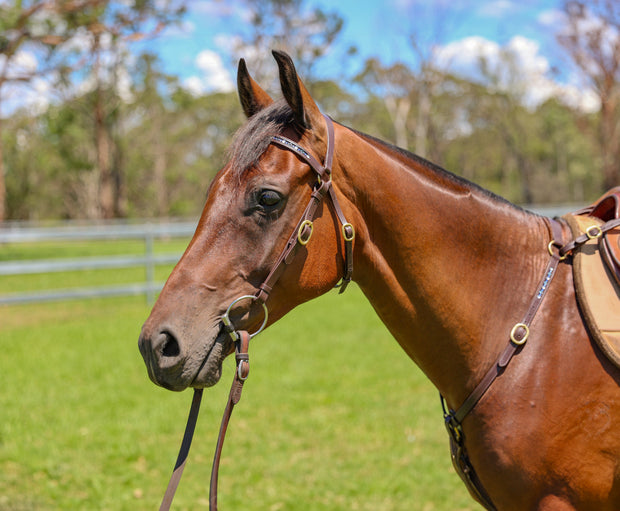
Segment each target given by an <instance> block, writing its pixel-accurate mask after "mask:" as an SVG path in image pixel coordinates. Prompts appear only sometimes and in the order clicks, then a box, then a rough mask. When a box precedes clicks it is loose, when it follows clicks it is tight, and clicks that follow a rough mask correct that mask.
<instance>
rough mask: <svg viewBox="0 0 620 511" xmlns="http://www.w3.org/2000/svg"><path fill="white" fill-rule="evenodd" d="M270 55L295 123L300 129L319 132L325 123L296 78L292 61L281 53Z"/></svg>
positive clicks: (276, 51) (275, 51)
mask: <svg viewBox="0 0 620 511" xmlns="http://www.w3.org/2000/svg"><path fill="white" fill-rule="evenodd" d="M271 53H272V54H273V56H274V58H275V59H276V62H277V63H278V68H279V70H280V86H281V87H282V94H283V95H284V99H286V102H287V103H288V104H289V106H290V107H291V108H292V109H293V115H294V116H295V121H296V122H297V124H299V125H300V126H301V127H302V128H305V129H314V130H321V129H322V128H323V127H324V126H325V121H324V119H323V116H322V115H321V111H320V110H319V107H318V106H317V104H316V103H315V102H314V100H313V99H312V96H310V93H309V92H308V90H307V89H306V87H305V86H304V84H303V83H302V81H301V80H300V79H299V77H298V76H297V71H296V70H295V64H293V60H292V59H291V57H289V56H288V54H286V53H284V52H283V51H278V50H274V51H272V52H271Z"/></svg>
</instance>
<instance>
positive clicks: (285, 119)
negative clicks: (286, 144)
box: [229, 100, 295, 177]
mask: <svg viewBox="0 0 620 511" xmlns="http://www.w3.org/2000/svg"><path fill="white" fill-rule="evenodd" d="M294 125H295V123H294V116H293V111H292V110H291V107H290V106H289V105H288V104H287V103H286V102H285V101H284V100H280V101H277V102H275V103H273V104H271V105H269V106H268V107H266V108H264V109H263V110H261V111H259V112H258V113H256V114H255V115H253V116H252V117H250V118H249V119H248V121H247V122H246V123H245V124H244V125H243V126H241V128H239V130H237V132H236V133H235V136H234V138H233V141H232V144H231V145H230V148H229V159H230V161H231V164H232V167H233V168H234V170H235V172H236V173H237V175H238V176H239V177H241V176H242V175H243V173H244V172H245V171H247V170H248V169H249V168H250V167H252V166H253V165H256V163H257V162H258V160H259V158H260V157H261V156H262V154H263V153H264V152H265V151H266V150H267V147H269V144H270V143H271V137H273V136H275V135H282V133H283V132H284V131H285V129H286V128H287V127H293V126H294Z"/></svg>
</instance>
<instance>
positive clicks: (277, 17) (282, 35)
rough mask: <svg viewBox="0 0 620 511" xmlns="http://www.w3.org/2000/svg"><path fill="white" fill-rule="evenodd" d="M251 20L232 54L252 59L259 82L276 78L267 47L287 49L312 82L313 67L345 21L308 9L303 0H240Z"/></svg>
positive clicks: (235, 44) (329, 13)
mask: <svg viewBox="0 0 620 511" xmlns="http://www.w3.org/2000/svg"><path fill="white" fill-rule="evenodd" d="M239 4H240V8H241V7H243V6H245V7H246V8H247V11H248V13H249V18H250V23H249V24H248V26H247V30H245V31H241V32H240V36H239V37H238V38H236V39H235V40H234V41H233V42H232V46H231V56H232V57H233V60H235V61H236V60H237V59H238V58H239V56H245V57H246V58H248V59H250V60H251V65H252V74H253V76H254V78H255V79H256V80H257V81H258V82H259V83H269V82H270V81H271V80H272V79H273V69H272V67H271V66H272V59H271V56H270V55H269V52H266V51H265V48H271V49H279V50H283V51H285V52H287V53H288V54H289V55H290V56H291V57H292V58H293V60H294V61H295V67H296V68H297V70H298V71H299V73H300V75H301V76H303V77H304V80H305V81H306V82H307V85H310V84H311V83H312V82H313V81H314V79H315V77H314V73H313V70H314V67H315V65H316V64H317V63H318V62H319V60H320V58H321V57H322V56H323V55H325V53H326V52H327V51H328V49H329V48H330V47H331V45H332V43H333V42H334V40H335V39H336V38H337V37H338V35H339V34H340V31H341V29H342V25H343V20H342V17H341V16H340V15H338V14H337V13H336V12H335V11H332V12H325V11H324V10H322V9H321V8H319V7H312V8H309V7H308V6H307V2H305V1H304V0H239Z"/></svg>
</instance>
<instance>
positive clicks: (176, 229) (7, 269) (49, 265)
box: [0, 206, 577, 305]
mask: <svg viewBox="0 0 620 511" xmlns="http://www.w3.org/2000/svg"><path fill="white" fill-rule="evenodd" d="M527 209H529V210H531V211H534V212H536V213H538V214H541V215H545V216H556V215H562V214H564V213H566V212H568V211H573V210H575V209H577V206H576V207H571V206H554V207H537V206H534V207H528V208H527ZM195 228H196V224H195V222H169V223H150V224H149V223H146V224H119V223H112V224H107V225H99V224H97V225H83V224H75V225H62V226H56V227H40V226H23V225H9V226H2V227H0V248H1V246H2V244H10V243H33V242H43V241H83V240H115V239H117V240H120V239H141V240H143V241H144V247H145V249H144V255H143V256H140V255H138V256H136V255H121V256H106V257H83V258H65V259H44V260H30V261H0V276H1V275H28V274H36V273H51V272H64V271H83V270H103V269H114V268H130V267H144V270H145V281H144V282H135V283H131V284H124V285H116V286H98V287H83V288H76V289H59V290H45V291H36V292H28V293H10V294H2V295H0V305H9V304H19V303H33V302H48V301H54V300H69V299H84V298H95V297H107V296H122V295H145V296H146V298H147V300H148V301H149V303H152V302H153V301H154V297H155V294H156V293H157V292H158V291H160V290H161V288H162V286H163V282H155V277H154V271H155V266H157V265H162V264H170V263H175V262H176V261H178V260H179V258H180V257H181V254H180V253H178V254H159V255H155V254H154V251H153V243H154V240H156V239H165V238H181V237H186V238H189V237H191V235H192V234H193V233H194V230H195Z"/></svg>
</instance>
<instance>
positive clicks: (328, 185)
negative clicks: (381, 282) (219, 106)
mask: <svg viewBox="0 0 620 511" xmlns="http://www.w3.org/2000/svg"><path fill="white" fill-rule="evenodd" d="M323 117H324V118H325V122H326V125H327V152H326V155H325V163H324V164H323V165H321V164H320V163H319V162H318V160H317V159H316V158H315V157H314V156H312V155H311V154H310V153H309V152H308V151H306V150H305V149H303V148H302V147H300V146H299V145H298V144H297V143H295V142H293V141H292V140H290V139H288V138H286V137H283V136H280V135H275V136H272V137H271V143H272V144H275V145H277V146H279V147H281V148H283V149H287V150H289V151H292V152H294V153H295V154H296V155H297V156H299V157H300V158H301V159H302V160H304V161H305V162H306V163H307V164H308V165H309V166H310V167H311V168H312V170H313V171H314V172H315V173H316V175H317V178H318V179H317V182H316V184H315V185H314V187H313V190H312V194H311V196H310V201H309V202H308V205H307V206H306V209H305V210H304V212H303V214H302V216H301V219H300V220H299V222H297V226H296V227H295V229H294V230H293V233H292V234H291V236H290V237H289V239H288V241H287V242H286V245H285V246H284V248H283V250H282V252H281V253H280V256H279V257H278V259H277V260H276V262H275V264H274V265H273V267H272V269H271V271H270V272H269V274H268V275H267V277H266V278H265V280H264V281H263V283H262V284H261V285H260V286H259V287H258V290H257V291H256V293H255V294H254V295H243V296H240V297H239V298H237V299H235V300H233V302H232V303H231V304H230V305H229V306H228V309H227V310H226V312H225V313H224V315H223V316H222V318H221V321H222V329H223V331H225V332H226V333H228V335H230V337H231V338H232V340H233V342H234V345H235V360H236V366H237V369H236V370H235V375H234V378H233V382H232V385H231V388H230V393H229V396H228V402H227V403H226V408H225V409H224V414H223V417H222V422H221V425H220V432H219V434H218V439H217V445H216V448H215V455H214V457H213V466H212V468H211V481H210V485H209V510H210V511H217V482H218V473H219V466H220V459H221V456H222V448H223V446H224V438H225V436H226V431H227V429H228V422H229V420H230V416H231V415H232V411H233V408H234V406H235V405H236V404H237V403H238V402H239V400H240V399H241V392H242V390H243V384H244V382H245V380H246V379H247V378H248V375H249V372H250V359H249V355H248V348H249V344H250V339H251V338H252V337H254V336H256V335H258V334H259V333H260V332H261V331H262V330H263V329H264V328H265V326H266V325H267V318H268V309H267V305H266V302H267V299H268V298H269V294H270V293H271V291H272V289H273V287H274V285H275V284H276V282H277V281H278V279H279V278H280V276H281V275H282V273H283V272H284V270H285V269H286V267H287V266H288V265H289V264H290V263H291V262H292V260H293V258H294V257H295V254H296V253H297V251H298V250H299V249H300V248H301V247H304V246H305V245H307V244H308V242H309V241H310V238H311V237H312V232H313V229H314V226H313V220H314V217H315V215H316V211H317V208H318V207H319V205H320V204H321V203H322V202H323V200H324V199H325V198H326V197H329V198H330V199H331V202H332V206H333V209H334V212H335V213H336V216H337V217H338V221H339V222H340V225H341V232H342V238H343V240H344V272H343V277H342V279H341V281H340V282H339V283H338V284H336V287H337V288H339V289H340V293H343V292H344V290H345V289H346V287H347V286H348V285H349V283H350V282H351V277H352V275H353V241H354V240H355V229H354V228H353V226H352V225H351V224H350V223H349V222H347V220H346V218H345V216H344V213H343V211H342V208H341V207H340V203H339V202H338V198H337V196H336V193H335V192H334V189H333V187H332V179H331V177H332V176H331V173H332V164H333V161H334V143H335V142H334V124H333V121H332V120H331V119H330V118H329V117H328V116H326V115H324V116H323ZM244 300H251V302H252V303H254V302H257V303H259V304H260V305H262V307H263V312H264V319H263V322H262V324H261V326H260V327H259V329H258V330H257V331H256V332H254V333H252V334H250V333H248V332H247V331H245V330H237V329H236V328H235V326H234V325H233V322H232V321H231V319H230V314H231V311H232V310H233V307H234V306H235V305H237V303H239V302H242V301H244ZM202 392H203V389H194V396H193V399H192V404H191V407H190V412H189V416H188V418H187V425H186V426H185V433H184V435H183V441H182V442H181V448H180V450H179V455H178V457H177V461H176V463H175V466H174V470H173V472H172V476H171V477H170V481H169V482H168V487H167V488H166V492H165V494H164V497H163V499H162V503H161V506H160V508H159V510H160V511H168V510H169V509H170V506H171V505H172V500H173V498H174V494H175V492H176V489H177V487H178V485H179V482H180V480H181V475H182V474H183V469H184V468H185V463H186V461H187V456H188V454H189V449H190V446H191V443H192V438H193V435H194V430H195V428H196V421H197V420H198V413H199V411H200V402H201V400H202Z"/></svg>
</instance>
